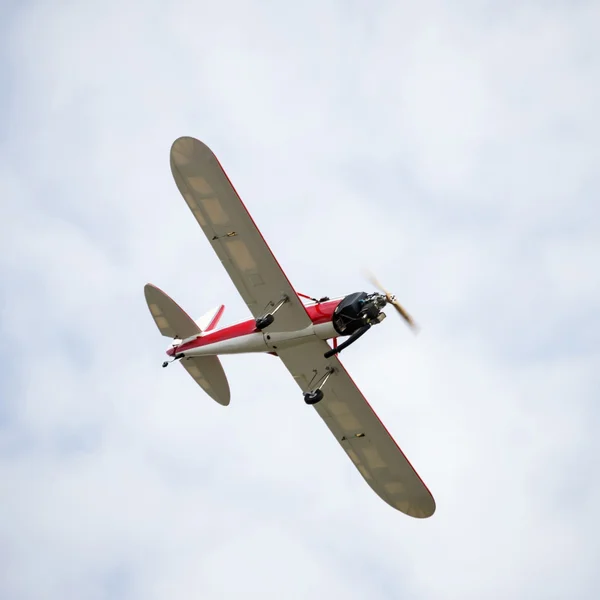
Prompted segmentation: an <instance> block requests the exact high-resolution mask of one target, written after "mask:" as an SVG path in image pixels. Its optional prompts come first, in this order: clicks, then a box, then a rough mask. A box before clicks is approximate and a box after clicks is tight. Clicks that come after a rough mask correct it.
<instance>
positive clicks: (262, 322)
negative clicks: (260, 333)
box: [256, 314, 275, 329]
mask: <svg viewBox="0 0 600 600" xmlns="http://www.w3.org/2000/svg"><path fill="white" fill-rule="evenodd" d="M273 321H275V317H274V316H273V315H272V314H268V315H265V316H264V317H258V319H256V329H266V328H267V327H268V326H269V325H272V324H273Z"/></svg>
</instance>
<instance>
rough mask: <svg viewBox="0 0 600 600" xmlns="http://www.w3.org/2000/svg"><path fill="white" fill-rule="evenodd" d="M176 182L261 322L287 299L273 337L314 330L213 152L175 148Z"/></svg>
mask: <svg viewBox="0 0 600 600" xmlns="http://www.w3.org/2000/svg"><path fill="white" fill-rule="evenodd" d="M171 171H172V173H173V177H174V179H175V182H176V184H177V187H178V188H179V191H180V192H181V195H182V196H183V198H184V199H185V201H186V203H187V205H188V207H189V208H190V210H191V211H192V213H193V215H194V217H195V218H196V220H197V221H198V224H199V225H200V227H201V228H202V231H203V232H204V233H205V235H206V237H207V239H208V241H209V242H210V244H211V246H212V247H213V250H214V251H215V253H216V254H217V256H218V257H219V259H220V260H221V262H222V263H223V266H224V267H225V269H226V270H227V273H228V274H229V276H230V277H231V280H232V281H233V283H234V285H235V286H236V288H237V289H238V292H239V293H240V295H241V296H242V298H243V300H244V301H245V303H246V304H247V306H248V308H249V309H250V311H251V313H252V315H253V316H254V317H255V318H258V317H260V316H262V315H263V314H265V312H269V309H270V308H272V307H273V306H274V305H276V304H277V303H278V302H279V301H280V300H281V299H282V298H283V296H284V295H285V296H287V297H288V298H289V302H287V303H286V304H284V305H283V307H282V308H281V310H280V311H279V312H278V313H277V318H276V320H275V323H274V324H273V325H272V326H271V327H270V329H271V330H272V331H293V330H298V329H303V328H305V327H308V326H309V325H310V324H311V320H310V317H309V316H308V314H307V312H306V309H305V308H304V305H303V304H302V302H301V300H300V298H299V297H298V295H297V294H296V292H295V290H294V289H293V287H292V285H291V284H290V282H289V281H288V279H287V277H286V275H285V273H284V272H283V270H282V269H281V267H280V266H279V264H278V263H277V260H276V259H275V257H274V256H273V253H272V252H271V250H270V249H269V246H268V245H267V243H266V242H265V240H264V238H263V237H262V235H261V233H260V231H259V230H258V228H257V227H256V225H255V223H254V221H253V220H252V217H251V216H250V214H249V213H248V211H247V210H246V207H245V206H244V204H243V203H242V201H241V199H240V197H239V196H238V194H237V192H236V191H235V189H234V187H233V185H232V184H231V182H230V181H229V178H228V177H227V175H226V174H225V171H224V170H223V168H222V167H221V165H220V163H219V161H218V160H217V158H216V157H215V155H214V154H213V152H212V151H211V150H210V148H208V146H206V145H205V144H203V143H202V142H200V141H199V140H196V139H194V138H191V137H181V138H179V139H177V140H176V141H175V142H174V143H173V146H172V147H171Z"/></svg>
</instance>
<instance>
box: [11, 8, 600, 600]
mask: <svg viewBox="0 0 600 600" xmlns="http://www.w3.org/2000/svg"><path fill="white" fill-rule="evenodd" d="M14 10H15V11H16V12H14V13H13V14H12V16H11V18H10V20H9V19H8V18H7V20H6V21H5V22H6V23H10V36H8V37H6V38H5V39H6V40H7V41H6V42H5V47H6V49H7V51H6V59H7V61H8V62H7V66H6V69H5V72H6V73H8V74H10V73H12V74H13V77H11V78H9V77H8V75H7V76H6V81H7V82H10V87H8V86H7V87H6V88H4V89H7V90H9V92H10V96H9V99H8V101H7V106H9V107H10V112H8V113H7V114H8V115H10V122H8V123H7V124H6V125H5V126H4V127H3V128H2V131H3V135H4V137H3V138H2V140H3V141H2V146H1V147H0V157H1V159H2V160H1V161H0V162H1V165H2V166H1V167H0V185H1V188H2V190H3V194H2V209H3V214H4V218H3V219H2V220H1V222H0V228H1V229H0V231H1V235H0V251H1V252H0V270H1V273H2V284H1V288H0V289H1V292H2V304H1V310H2V312H1V321H0V329H1V333H2V337H3V348H2V359H3V366H2V367H1V369H2V370H1V371H0V393H1V394H2V400H1V403H0V408H1V410H0V415H1V417H0V477H1V478H2V481H3V482H4V488H3V492H2V503H3V507H4V508H3V511H1V513H0V560H1V561H2V563H3V565H5V568H4V571H3V573H2V577H1V578H0V595H1V596H2V597H6V598H18V599H26V600H30V599H37V598H50V599H52V598H59V597H60V598H64V597H81V596H85V597H86V598H98V599H103V598H126V599H127V600H129V599H131V600H135V599H137V598H156V599H159V598H166V597H169V598H172V597H178V596H184V595H190V594H191V595H195V596H201V597H203V598H223V597H230V596H234V595H239V594H246V595H250V597H252V596H253V595H258V594H261V595H262V597H266V598H280V597H282V596H284V595H285V597H291V598H294V597H298V598H300V597H306V596H307V595H309V594H313V595H314V594H318V595H319V596H326V595H328V596H332V597H338V596H340V597H341V596H344V597H348V598H353V597H357V598H358V597H364V596H365V595H369V597H372V598H389V597H410V598H444V599H446V598H482V597H484V598H496V597H498V598H500V597H502V598H504V597H507V596H510V597H511V598H516V599H518V598H544V599H546V598H552V597H556V598H564V597H566V596H569V597H579V598H588V597H589V598H591V597H593V592H592V590H594V589H595V588H596V587H597V586H596V584H597V583H598V578H597V575H596V574H595V572H596V568H595V564H594V562H593V559H594V557H595V556H596V555H597V553H598V542H597V537H598V536H597V535H596V534H595V531H596V530H597V529H598V522H597V519H596V518H595V517H594V509H595V506H596V504H597V501H598V499H599V487H598V484H597V481H596V480H595V479H594V478H593V473H595V471H596V470H597V469H596V467H597V465H596V464H595V462H594V461H595V459H594V457H595V456H597V455H598V450H599V448H598V444H597V441H596V436H595V432H594V430H593V424H594V423H595V422H596V421H597V418H598V414H597V409H596V408H595V402H594V399H595V396H596V390H597V389H598V383H599V382H598V376H597V374H596V371H597V369H596V368H595V366H596V364H597V359H598V354H597V350H596V347H597V343H596V342H597V340H598V334H599V329H598V324H597V319H595V313H596V312H597V311H596V307H597V306H598V301H599V299H600V280H599V278H598V275H597V271H598V270H597V269H596V266H595V258H596V256H597V255H598V253H599V250H600V248H599V243H598V236H597V233H596V232H597V229H598V219H599V211H598V208H597V205H596V204H597V203H595V202H594V198H595V197H596V195H597V189H598V185H597V184H598V180H597V175H596V172H595V171H596V169H595V164H596V162H597V160H596V159H597V143H596V140H597V135H598V127H599V121H598V118H597V115H596V110H595V106H596V105H597V102H596V100H597V97H598V91H599V87H598V83H597V77H596V75H595V73H596V72H597V63H598V58H599V53H598V51H599V47H598V42H597V41H596V39H595V34H594V33H595V32H593V31H592V27H593V23H595V22H597V16H598V15H597V13H598V9H597V7H596V6H595V4H594V3H589V4H586V3H578V4H576V5H575V4H560V3H557V4H555V5H553V7H551V8H550V7H548V6H546V5H541V4H539V3H533V2H532V3H527V4H525V5H524V4H521V3H518V4H517V3H513V4H510V3H509V4H505V5H503V7H502V8H501V9H499V8H498V7H497V6H495V5H494V6H491V5H489V4H488V5H487V6H485V8H482V5H477V6H474V5H472V3H462V4H460V5H457V6H455V7H453V9H452V10H451V11H450V10H449V9H448V8H447V7H445V5H443V4H442V3H437V2H430V3H425V4H419V6H416V5H404V4H400V5H398V4H394V3H385V2H383V3H378V4H377V5H373V6H370V7H369V9H368V10H367V9H366V8H364V7H362V6H358V5H356V6H354V5H352V6H346V5H343V6H342V5H341V4H340V3H335V2H330V3H326V4H322V3H321V4H317V3H312V4H311V3H309V4H302V5H297V6H294V7H292V6H291V5H290V6H288V5H283V4H282V5H276V6H272V5H269V4H268V3H246V2H241V1H239V2H234V1H231V2H225V3H221V4H209V3H201V4H196V3H194V4H192V3H186V2H183V1H181V2H175V3H161V2H154V3H139V2H134V1H132V2H129V3H126V4H123V3H120V4H119V3H106V2H103V3H100V2H95V1H93V0H90V1H89V2H87V3H85V4H77V5H72V6H69V5H66V4H65V5H61V6H58V5H56V3H47V2H46V3H44V2H39V3H31V4H28V5H27V6H22V7H19V8H15V9H14ZM3 87H4V86H3ZM180 135H194V136H196V137H199V138H200V139H203V140H204V141H205V142H207V143H208V144H209V145H210V146H211V147H212V148H213V149H214V150H215V152H216V153H217V155H218V156H219V159H220V160H221V162H222V163H223V165H224V167H225V169H226V170H227V172H228V174H229V175H230V177H231V179H232V181H233V183H234V185H235V186H236V188H237V189H238V191H239V192H240V194H241V195H242V197H243V198H244V200H245V202H246V204H247V205H248V207H249V209H250V211H251V212H252V215H253V217H254V218H255V220H256V222H257V223H258V224H259V226H260V227H261V230H262V231H263V233H264V235H265V237H266V238H267V240H268V241H269V243H270V244H271V246H272V248H273V249H274V251H275V253H276V255H277V257H278V259H279V260H280V262H281V264H282V265H283V266H284V268H285V270H286V271H287V272H288V274H289V276H290V279H291V281H292V282H293V283H294V285H295V286H296V288H297V289H298V290H300V291H303V292H306V293H310V294H317V295H322V294H329V295H338V294H343V293H346V292H351V291H354V290H356V289H362V288H364V287H365V286H366V285H367V284H366V283H365V282H364V281H363V280H362V279H361V276H360V272H361V269H362V268H363V267H364V266H368V267H371V268H373V269H374V270H375V271H376V272H377V274H378V275H379V277H380V279H382V280H383V281H384V282H385V283H386V285H388V286H389V287H390V288H392V289H393V290H394V291H395V292H396V293H397V294H398V295H399V297H400V298H401V301H402V302H403V304H405V305H406V306H407V308H408V309H409V311H410V312H411V313H412V314H414V316H415V317H416V319H417V321H418V322H419V323H420V325H421V327H422V330H421V333H420V335H419V336H418V337H416V338H414V337H413V336H411V334H410V333H409V332H408V331H407V330H406V329H405V328H404V327H403V325H402V323H401V322H400V321H397V322H395V318H394V315H392V314H390V315H389V318H388V319H387V320H386V322H385V323H384V326H382V328H381V329H379V328H377V330H374V331H373V332H372V333H371V334H370V335H369V336H367V337H366V338H364V339H363V341H361V343H360V344H359V345H357V346H355V347H353V348H352V349H350V350H348V352H347V353H346V355H345V358H343V360H344V363H345V365H346V366H347V368H348V370H349V371H350V372H351V373H352V375H353V377H354V379H355V380H356V381H357V383H358V385H359V386H360V387H361V389H362V390H363V391H364V392H365V395H366V396H367V398H369V399H370V401H371V402H372V404H373V406H374V408H375V409H376V410H377V412H378V413H379V415H380V417H381V418H382V420H383V421H384V423H385V424H386V426H387V427H388V429H389V430H390V431H391V432H392V434H393V435H394V437H395V438H396V439H397V441H398V442H399V444H400V445H401V446H402V448H403V449H404V450H405V451H406V453H407V455H408V456H409V458H410V459H411V461H412V462H413V464H414V465H415V467H416V468H417V470H418V471H419V473H420V474H421V475H422V476H423V478H424V480H425V481H426V482H427V484H428V485H429V486H430V488H431V489H432V491H433V493H434V495H435V497H436V500H437V504H438V511H437V513H436V515H435V516H434V517H433V518H432V519H431V520H428V521H418V522H417V521H412V520H410V519H408V518H405V517H404V516H403V515H401V514H399V513H396V512H394V511H392V510H391V509H390V508H389V507H388V506H386V505H385V504H384V503H382V502H381V501H380V500H379V499H378V498H377V497H376V496H375V495H374V494H373V492H372V491H371V490H370V489H369V488H368V486H366V485H365V484H364V482H363V481H362V479H361V478H360V477H359V476H358V474H357V473H356V472H355V469H354V467H353V466H352V464H351V463H349V461H348V460H347V457H346V456H344V454H343V452H342V451H341V450H340V449H339V448H338V446H337V444H336V442H335V441H334V440H333V439H332V438H331V435H330V433H329V432H328V431H327V429H326V427H325V426H324V424H323V423H321V422H320V421H319V420H318V418H316V417H315V415H314V413H313V412H312V411H307V410H306V406H305V405H304V404H303V402H302V398H301V396H300V395H299V393H298V389H297V387H296V384H295V383H294V382H293V380H292V379H291V378H290V377H289V374H288V373H287V372H286V371H285V369H284V368H283V366H282V365H281V364H279V362H278V361H277V360H276V359H274V358H272V357H268V356H247V357H225V358H224V360H223V363H224V366H225V370H226V372H227V374H228V378H229V380H230V384H231V387H232V403H231V406H230V407H228V408H227V409H223V408H222V407H220V406H217V405H216V404H215V403H213V402H212V401H211V400H210V399H209V398H208V397H205V396H203V395H202V393H201V390H199V389H198V388H197V386H196V385H195V383H194V382H193V381H192V380H191V378H189V377H188V376H187V375H186V374H185V373H184V372H183V369H181V368H180V367H178V366H177V365H172V366H170V367H169V369H167V370H162V369H160V366H159V365H160V363H161V362H162V360H163V355H162V352H163V350H164V347H165V343H164V340H162V339H161V338H160V337H159V336H158V334H157V332H156V330H155V328H154V326H153V324H152V322H151V318H150V315H149V314H148V311H147V307H146V306H145V303H144V299H143V294H142V288H143V285H144V283H146V282H147V281H152V282H154V283H156V284H157V285H159V286H161V287H162V288H164V289H166V290H167V291H168V292H169V293H170V294H172V295H173V296H174V298H175V299H176V300H177V301H178V302H180V303H181V304H182V305H183V306H184V307H185V308H186V309H187V310H189V311H190V312H191V313H192V314H193V315H195V316H198V315H200V314H202V313H203V312H204V311H205V310H207V309H208V308H209V307H211V306H214V305H216V304H218V303H219V302H221V301H222V302H224V303H225V304H226V305H227V310H226V314H225V319H226V320H230V321H234V320H237V319H243V318H246V317H247V315H248V312H247V309H246V307H245V306H244V305H243V303H242V301H241V299H240V298H239V297H238V296H237V294H236V291H235V288H234V287H233V285H232V284H231V282H230V281H229V280H228V279H227V276H226V273H225V272H224V271H223V269H222V268H221V266H220V264H219V261H218V260H217V259H216V257H215V256H214V255H213V254H212V253H211V251H210V249H209V246H208V244H207V242H206V241H205V240H204V239H203V236H202V233H201V231H200V230H199V229H198V227H197V224H196V223H195V222H194V220H193V219H192V217H191V215H190V214H189V210H188V208H187V207H186V206H185V205H184V203H183V201H182V199H181V198H180V197H179V194H178V192H177V189H176V187H175V185H174V182H173V181H172V177H171V174H170V171H169V166H168V152H169V147H170V145H171V143H172V141H173V140H174V139H175V138H176V137H178V136H180Z"/></svg>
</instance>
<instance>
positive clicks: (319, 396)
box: [304, 390, 324, 404]
mask: <svg viewBox="0 0 600 600" xmlns="http://www.w3.org/2000/svg"><path fill="white" fill-rule="evenodd" d="M323 396H324V394H323V390H315V391H314V392H304V402H306V404H316V403H317V402H321V400H323Z"/></svg>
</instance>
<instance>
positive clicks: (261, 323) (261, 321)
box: [255, 294, 290, 330]
mask: <svg viewBox="0 0 600 600" xmlns="http://www.w3.org/2000/svg"><path fill="white" fill-rule="evenodd" d="M289 301H290V299H289V297H288V296H287V295H286V294H284V295H283V296H282V297H281V300H280V301H279V303H278V304H277V305H276V306H275V305H274V304H273V302H269V304H270V305H271V306H274V307H275V308H274V309H273V311H272V312H270V313H267V314H266V315H263V316H262V317H258V319H256V321H255V324H256V329H259V330H263V329H266V328H267V327H268V326H269V325H272V324H273V321H275V313H276V312H277V311H278V310H279V309H280V308H281V307H282V306H283V305H284V304H285V303H286V302H289ZM269 304H267V306H269Z"/></svg>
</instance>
